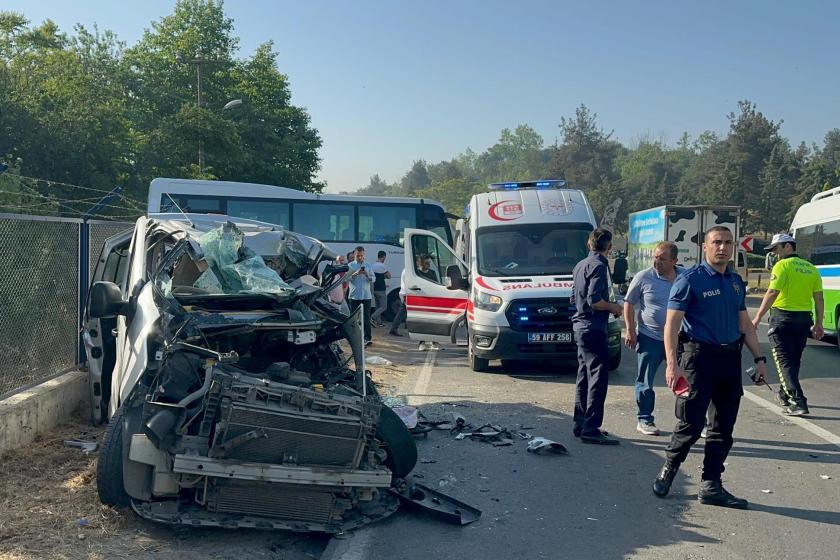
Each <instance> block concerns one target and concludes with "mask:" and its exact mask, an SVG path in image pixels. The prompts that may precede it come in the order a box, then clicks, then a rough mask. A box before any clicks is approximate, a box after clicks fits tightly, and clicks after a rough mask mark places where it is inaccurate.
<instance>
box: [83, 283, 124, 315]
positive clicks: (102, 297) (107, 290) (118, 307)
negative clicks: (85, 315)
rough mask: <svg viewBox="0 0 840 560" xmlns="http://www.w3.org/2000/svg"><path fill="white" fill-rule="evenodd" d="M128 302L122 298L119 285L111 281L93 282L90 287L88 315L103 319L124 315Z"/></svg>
mask: <svg viewBox="0 0 840 560" xmlns="http://www.w3.org/2000/svg"><path fill="white" fill-rule="evenodd" d="M127 307H128V304H127V303H126V301H125V300H123V297H122V292H121V291H120V288H119V286H117V285H116V284H114V283H113V282H94V284H93V286H92V287H91V289H90V310H89V311H90V316H91V317H92V318H94V319H105V318H108V317H116V316H117V315H125V314H126V312H127Z"/></svg>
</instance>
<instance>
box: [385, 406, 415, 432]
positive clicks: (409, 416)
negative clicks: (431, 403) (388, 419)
mask: <svg viewBox="0 0 840 560" xmlns="http://www.w3.org/2000/svg"><path fill="white" fill-rule="evenodd" d="M391 410H393V411H394V412H395V413H396V414H397V416H399V417H400V420H402V421H403V424H405V427H406V428H408V429H411V428H414V427H416V426H417V420H418V416H417V415H418V411H417V408H415V407H413V406H395V407H392V408H391Z"/></svg>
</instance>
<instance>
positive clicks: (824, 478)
mask: <svg viewBox="0 0 840 560" xmlns="http://www.w3.org/2000/svg"><path fill="white" fill-rule="evenodd" d="M820 478H821V479H823V480H831V477H830V476H828V475H827V474H821V475H820Z"/></svg>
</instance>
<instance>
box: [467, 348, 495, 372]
mask: <svg viewBox="0 0 840 560" xmlns="http://www.w3.org/2000/svg"><path fill="white" fill-rule="evenodd" d="M468 354H469V359H470V369H471V370H473V371H477V372H485V371H487V368H488V367H489V366H490V360H488V359H487V358H479V357H478V356H476V355H475V352H473V347H472V344H470V345H469V351H468Z"/></svg>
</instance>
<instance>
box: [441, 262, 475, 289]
mask: <svg viewBox="0 0 840 560" xmlns="http://www.w3.org/2000/svg"><path fill="white" fill-rule="evenodd" d="M469 287H470V283H469V281H468V280H467V279H466V278H464V277H463V276H462V275H461V267H460V266H458V265H457V264H450V265H449V266H447V267H446V288H447V289H448V290H467V289H469Z"/></svg>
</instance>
